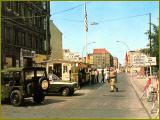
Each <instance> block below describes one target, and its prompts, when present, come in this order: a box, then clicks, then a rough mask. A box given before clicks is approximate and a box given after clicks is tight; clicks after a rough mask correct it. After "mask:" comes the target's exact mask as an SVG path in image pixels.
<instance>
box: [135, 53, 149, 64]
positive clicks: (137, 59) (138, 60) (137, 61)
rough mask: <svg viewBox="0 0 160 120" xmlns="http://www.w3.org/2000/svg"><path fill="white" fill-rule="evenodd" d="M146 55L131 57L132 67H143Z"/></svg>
mask: <svg viewBox="0 0 160 120" xmlns="http://www.w3.org/2000/svg"><path fill="white" fill-rule="evenodd" d="M146 57H147V56H146V55H133V62H132V65H133V66H145V60H146Z"/></svg>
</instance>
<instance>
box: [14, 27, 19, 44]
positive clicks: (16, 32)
mask: <svg viewBox="0 0 160 120" xmlns="http://www.w3.org/2000/svg"><path fill="white" fill-rule="evenodd" d="M14 37H15V45H18V30H17V29H15V32H14Z"/></svg>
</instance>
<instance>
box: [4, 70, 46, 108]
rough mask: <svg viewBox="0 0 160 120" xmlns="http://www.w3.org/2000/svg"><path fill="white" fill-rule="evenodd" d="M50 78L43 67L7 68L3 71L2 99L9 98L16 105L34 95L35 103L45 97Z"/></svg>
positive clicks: (21, 103)
mask: <svg viewBox="0 0 160 120" xmlns="http://www.w3.org/2000/svg"><path fill="white" fill-rule="evenodd" d="M48 88H49V79H48V77H47V73H46V69H45V68H43V67H23V68H6V69H3V70H2V71H1V89H2V91H1V92H2V93H1V101H5V100H9V101H10V102H11V104H13V105H14V106H20V105H23V103H24V98H28V97H33V101H34V102H35V103H41V102H42V101H43V100H44V99H45V95H46V94H47V91H48Z"/></svg>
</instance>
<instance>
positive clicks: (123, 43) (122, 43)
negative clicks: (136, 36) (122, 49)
mask: <svg viewBox="0 0 160 120" xmlns="http://www.w3.org/2000/svg"><path fill="white" fill-rule="evenodd" d="M116 42H120V43H122V44H123V45H125V46H126V47H127V49H128V51H130V49H129V46H128V45H127V44H126V43H125V42H123V41H119V40H117V41H116Z"/></svg>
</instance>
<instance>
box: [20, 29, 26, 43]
mask: <svg viewBox="0 0 160 120" xmlns="http://www.w3.org/2000/svg"><path fill="white" fill-rule="evenodd" d="M21 39H22V40H21V41H22V46H25V45H26V41H25V33H24V32H22V33H21Z"/></svg>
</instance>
